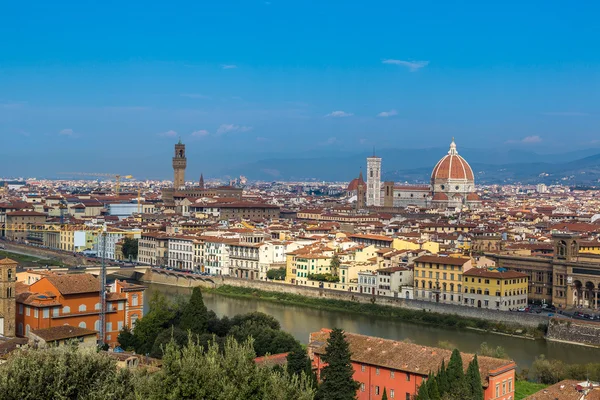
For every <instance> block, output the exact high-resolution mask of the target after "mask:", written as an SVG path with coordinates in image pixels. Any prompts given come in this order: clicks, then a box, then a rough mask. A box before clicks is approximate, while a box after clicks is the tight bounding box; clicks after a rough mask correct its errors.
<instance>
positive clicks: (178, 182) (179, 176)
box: [173, 138, 187, 189]
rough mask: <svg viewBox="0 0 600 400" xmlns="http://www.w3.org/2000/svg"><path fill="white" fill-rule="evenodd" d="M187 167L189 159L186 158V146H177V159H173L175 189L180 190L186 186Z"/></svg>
mask: <svg viewBox="0 0 600 400" xmlns="http://www.w3.org/2000/svg"><path fill="white" fill-rule="evenodd" d="M186 166H187V158H186V157H185V144H183V143H181V138H180V139H179V143H177V144H176V145H175V157H173V171H174V178H173V187H174V188H175V189H179V188H181V187H183V186H185V167H186Z"/></svg>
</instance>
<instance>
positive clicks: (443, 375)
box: [436, 360, 450, 394]
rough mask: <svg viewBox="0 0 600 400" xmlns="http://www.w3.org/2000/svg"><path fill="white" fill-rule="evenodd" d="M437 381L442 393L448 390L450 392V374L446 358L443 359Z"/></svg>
mask: <svg viewBox="0 0 600 400" xmlns="http://www.w3.org/2000/svg"><path fill="white" fill-rule="evenodd" d="M436 381H437V385H438V390H439V392H440V394H442V393H446V392H448V390H450V385H449V383H448V374H447V369H446V363H445V361H444V360H442V365H441V366H440V369H439V370H438V373H437V376H436Z"/></svg>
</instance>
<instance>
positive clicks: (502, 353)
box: [477, 342, 510, 360]
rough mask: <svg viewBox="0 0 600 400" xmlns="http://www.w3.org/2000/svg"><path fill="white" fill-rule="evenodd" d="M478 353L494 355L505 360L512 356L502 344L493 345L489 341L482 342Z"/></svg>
mask: <svg viewBox="0 0 600 400" xmlns="http://www.w3.org/2000/svg"><path fill="white" fill-rule="evenodd" d="M477 354H479V355H480V356H486V357H494V358H502V359H504V360H509V359H510V356H509V355H508V353H506V349H505V348H504V347H502V346H497V347H492V346H489V345H488V344H487V342H483V343H481V345H480V346H479V350H478V351H477Z"/></svg>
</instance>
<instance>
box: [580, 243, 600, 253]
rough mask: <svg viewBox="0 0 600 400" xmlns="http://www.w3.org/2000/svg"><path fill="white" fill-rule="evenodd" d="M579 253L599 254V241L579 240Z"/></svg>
mask: <svg viewBox="0 0 600 400" xmlns="http://www.w3.org/2000/svg"><path fill="white" fill-rule="evenodd" d="M579 253H586V254H600V242H596V241H585V240H581V241H580V242H579Z"/></svg>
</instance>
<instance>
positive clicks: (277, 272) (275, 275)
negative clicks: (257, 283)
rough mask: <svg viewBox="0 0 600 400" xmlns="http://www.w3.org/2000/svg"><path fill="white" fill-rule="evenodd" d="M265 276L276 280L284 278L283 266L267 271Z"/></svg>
mask: <svg viewBox="0 0 600 400" xmlns="http://www.w3.org/2000/svg"><path fill="white" fill-rule="evenodd" d="M267 278H269V279H271V280H276V281H282V280H284V279H285V267H282V268H274V269H270V270H268V271H267Z"/></svg>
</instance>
